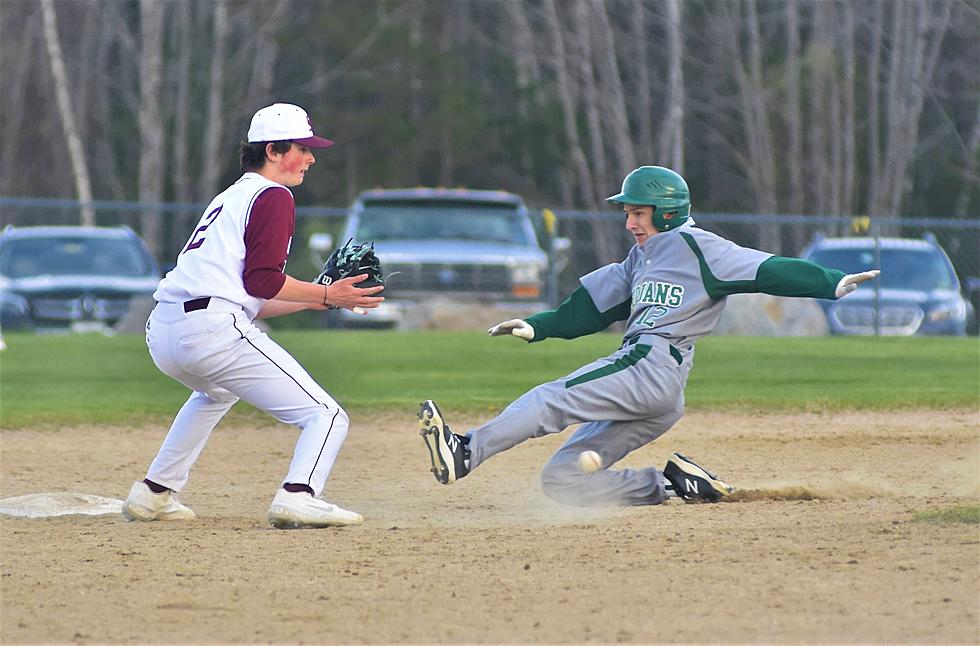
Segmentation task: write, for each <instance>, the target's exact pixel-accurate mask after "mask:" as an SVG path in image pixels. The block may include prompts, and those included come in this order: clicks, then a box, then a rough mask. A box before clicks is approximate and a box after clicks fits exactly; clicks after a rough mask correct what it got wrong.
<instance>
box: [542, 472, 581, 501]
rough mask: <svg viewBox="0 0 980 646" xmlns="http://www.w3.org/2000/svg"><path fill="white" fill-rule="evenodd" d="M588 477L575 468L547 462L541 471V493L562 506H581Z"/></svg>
mask: <svg viewBox="0 0 980 646" xmlns="http://www.w3.org/2000/svg"><path fill="white" fill-rule="evenodd" d="M587 480H588V476H587V475H586V474H584V473H582V472H581V470H579V469H578V468H577V467H576V466H574V465H568V464H555V463H551V462H549V463H548V464H546V465H545V467H544V469H543V470H542V471H541V491H542V492H543V493H544V495H546V496H548V497H549V498H551V499H552V500H554V501H555V502H560V503H562V504H564V505H583V504H588V503H587V502H584V500H585V498H586V496H585V495H584V494H585V493H586V492H587V491H588V488H589V487H588V483H587Z"/></svg>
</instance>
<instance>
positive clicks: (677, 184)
mask: <svg viewBox="0 0 980 646" xmlns="http://www.w3.org/2000/svg"><path fill="white" fill-rule="evenodd" d="M606 201H607V202H611V203H613V204H638V205H640V206H652V207H653V228H655V229H656V230H657V231H670V230H671V229H676V228H677V227H679V226H680V225H682V224H684V223H685V222H687V219H688V218H689V217H691V192H690V191H689V190H688V188H687V182H685V181H684V178H683V177H681V176H680V175H678V174H677V173H675V172H674V171H672V170H670V169H669V168H664V167H663V166H640V167H639V168H637V169H636V170H634V171H633V172H631V173H630V174H629V175H627V176H626V179H624V180H623V190H622V192H621V193H619V194H617V195H611V196H610V197H607V198H606Z"/></svg>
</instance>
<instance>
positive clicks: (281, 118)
mask: <svg viewBox="0 0 980 646" xmlns="http://www.w3.org/2000/svg"><path fill="white" fill-rule="evenodd" d="M260 141H295V142H296V143H298V144H303V145H304V146H309V147H310V148H326V147H327V146H332V145H333V142H332V141H330V140H329V139H324V138H323V137H317V136H316V135H314V134H313V122H312V121H310V116H309V115H308V114H306V110H304V109H303V108H301V107H299V106H298V105H293V104H291V103H275V104H273V105H270V106H268V107H266V108H262V109H261V110H259V111H258V112H256V113H255V116H253V117H252V125H251V126H249V128H248V143H250V144H254V143H257V142H260Z"/></svg>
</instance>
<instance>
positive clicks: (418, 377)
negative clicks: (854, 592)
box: [0, 330, 980, 428]
mask: <svg viewBox="0 0 980 646" xmlns="http://www.w3.org/2000/svg"><path fill="white" fill-rule="evenodd" d="M273 336H274V337H275V338H276V339H277V340H278V341H279V342H280V343H281V344H282V345H283V346H284V347H286V348H287V349H288V350H289V351H290V352H292V353H293V355H294V356H295V357H297V358H298V359H299V360H300V362H301V363H302V364H303V365H304V366H305V367H306V368H307V369H308V370H309V371H310V373H311V374H312V375H313V376H314V377H315V378H316V379H317V380H318V381H319V382H320V383H321V384H322V385H323V386H324V387H325V388H326V389H327V391H328V392H330V393H331V394H332V395H333V396H334V397H336V398H337V399H338V400H339V401H340V402H341V403H342V405H344V406H345V407H346V408H348V409H350V410H351V411H367V410H372V409H375V410H378V409H380V410H393V411H395V410H404V411H406V414H409V415H413V414H414V412H415V407H416V406H417V404H418V402H419V401H421V400H423V399H427V398H432V399H436V400H437V401H439V402H440V404H441V405H442V406H443V407H445V408H447V409H453V410H461V411H475V412H484V411H485V412H490V411H495V410H497V409H499V408H500V407H502V406H503V405H505V404H507V403H508V402H510V401H511V400H513V399H514V398H515V397H517V396H518V395H520V394H521V393H523V392H524V391H525V390H527V389H529V388H531V387H533V386H534V385H536V384H538V383H541V382H544V381H548V380H551V379H554V378H557V377H560V376H562V375H564V374H566V373H568V372H570V371H572V370H574V369H576V368H578V367H579V366H581V365H583V364H585V363H587V362H588V361H591V360H592V359H595V358H598V357H600V356H604V355H606V354H608V353H609V352H611V351H612V350H613V349H615V348H616V347H617V345H618V343H619V337H618V336H617V335H614V334H598V335H593V336H590V337H585V338H582V339H576V340H574V341H562V340H550V341H546V342H543V343H540V344H533V345H527V344H525V343H524V342H521V341H518V340H516V339H510V338H505V339H491V338H489V337H487V336H486V335H485V334H482V333H478V332H355V331H333V330H331V331H325V330H321V331H316V330H302V331H299V330H283V331H277V332H274V333H273ZM5 338H6V341H7V345H8V349H7V350H5V351H3V352H2V353H0V424H2V425H3V427H4V428H21V427H27V426H44V425H65V424H69V425H72V424H136V423H146V422H147V420H148V419H156V418H159V421H163V420H166V419H169V418H170V417H172V416H173V414H174V413H175V412H176V411H177V408H178V407H179V406H180V405H181V403H182V402H183V401H184V400H185V399H186V397H187V391H186V389H185V388H184V387H183V386H181V385H180V384H177V383H176V382H174V381H172V380H171V379H169V378H168V377H166V376H164V375H163V374H161V373H160V372H159V371H158V370H157V369H156V367H155V366H154V365H153V362H152V361H151V359H150V357H149V354H148V353H147V350H146V346H145V345H144V342H143V338H142V336H140V335H122V336H116V337H105V336H101V335H76V336H41V335H24V334H6V335H5ZM695 363H696V367H695V369H694V372H693V373H692V376H691V380H690V382H689V384H688V389H687V406H688V409H689V410H696V409H733V410H748V411H751V410H841V409H864V408H867V409H894V408H954V407H977V406H978V405H980V345H978V340H977V339H976V338H953V339H947V338H855V337H850V338H840V337H817V338H749V337H708V338H706V339H704V340H702V341H701V342H700V343H699V344H698V349H697V355H696V357H695ZM233 414H235V415H237V416H243V417H248V416H251V415H255V414H256V413H255V411H254V410H250V409H249V407H247V406H241V405H240V406H238V407H236V409H235V411H234V412H233Z"/></svg>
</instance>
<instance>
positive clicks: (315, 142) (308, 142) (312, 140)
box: [293, 135, 333, 148]
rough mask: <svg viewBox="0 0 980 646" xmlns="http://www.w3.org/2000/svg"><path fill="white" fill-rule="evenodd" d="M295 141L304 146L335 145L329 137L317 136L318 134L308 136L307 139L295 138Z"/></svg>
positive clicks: (326, 146)
mask: <svg viewBox="0 0 980 646" xmlns="http://www.w3.org/2000/svg"><path fill="white" fill-rule="evenodd" d="M293 141H295V142H296V143H298V144H302V145H304V146H309V147H310V148H329V147H330V146H332V145H333V142H332V141H330V140H329V139H324V138H323V137H317V136H316V135H313V136H312V137H306V138H305V139H293Z"/></svg>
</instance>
